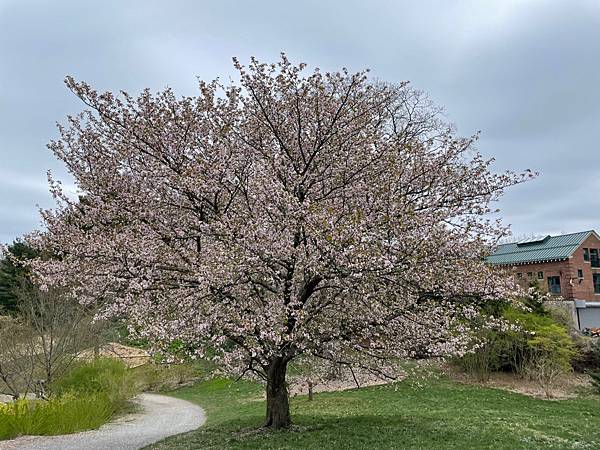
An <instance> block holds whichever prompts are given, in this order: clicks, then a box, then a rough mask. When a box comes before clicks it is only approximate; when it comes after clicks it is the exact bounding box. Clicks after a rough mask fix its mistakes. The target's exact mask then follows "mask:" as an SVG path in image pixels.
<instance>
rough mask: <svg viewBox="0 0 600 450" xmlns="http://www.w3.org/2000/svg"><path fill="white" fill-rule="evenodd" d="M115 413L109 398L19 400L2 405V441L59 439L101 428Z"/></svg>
mask: <svg viewBox="0 0 600 450" xmlns="http://www.w3.org/2000/svg"><path fill="white" fill-rule="evenodd" d="M114 413H115V407H114V404H113V403H112V402H111V401H110V399H109V397H108V395H107V394H103V393H101V394H95V395H90V396H85V397H76V396H75V395H73V394H71V393H68V394H65V395H62V396H60V397H58V396H55V397H51V398H50V399H49V400H36V401H28V400H18V401H17V402H14V403H9V404H6V405H0V439H10V438H13V437H16V436H20V435H56V434H68V433H74V432H76V431H81V430H89V429H92V428H98V427H99V426H101V425H102V424H104V423H106V422H107V421H108V420H109V419H110V418H111V417H112V415H113V414H114Z"/></svg>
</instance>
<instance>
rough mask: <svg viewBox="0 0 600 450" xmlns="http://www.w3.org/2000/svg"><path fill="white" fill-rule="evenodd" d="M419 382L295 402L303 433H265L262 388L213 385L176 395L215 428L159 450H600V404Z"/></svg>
mask: <svg viewBox="0 0 600 450" xmlns="http://www.w3.org/2000/svg"><path fill="white" fill-rule="evenodd" d="M420 384H421V386H420V387H419V386H418V385H417V384H416V383H414V382H411V381H404V382H401V383H397V384H395V385H387V386H374V387H368V388H362V389H355V390H351V391H345V392H331V393H318V394H315V398H314V400H313V401H312V402H309V401H308V399H307V398H306V397H304V396H303V397H296V398H294V399H292V401H291V408H292V414H293V420H294V423H295V427H294V430H292V431H285V432H266V431H259V430H257V426H258V425H260V423H261V420H262V418H263V414H264V400H263V398H262V388H261V387H260V386H258V385H257V384H253V383H249V382H238V383H231V382H229V381H226V380H212V381H207V382H203V383H200V384H198V385H196V386H193V387H190V388H185V389H182V390H179V391H176V392H174V393H172V395H175V396H177V397H179V398H182V399H186V400H189V401H191V402H194V403H197V404H199V405H201V406H202V407H203V408H204V409H205V410H206V413H207V416H208V421H207V424H206V425H205V426H204V427H202V428H200V429H198V430H196V431H193V432H190V433H186V434H183V435H179V436H175V437H172V438H169V439H167V440H165V441H162V442H161V443H158V444H155V445H154V446H152V447H151V448H154V449H198V448H202V449H208V448H211V449H226V448H247V449H254V448H271V449H282V448H302V449H305V448H309V449H329V448H332V449H334V448H335V449H373V448H386V449H388V448H398V449H400V448H402V449H404V448H410V449H434V448H456V449H466V448H490V449H492V448H493V449H569V448H578V449H585V448H588V449H598V448H600V401H599V400H598V399H596V398H593V397H590V398H579V399H573V400H562V401H550V400H540V399H534V398H530V397H526V396H523V395H520V394H513V393H510V392H505V391H501V390H495V389H486V388H481V387H477V386H469V385H463V384H458V383H454V382H451V381H448V380H434V379H431V380H427V381H424V382H423V381H421V382H420Z"/></svg>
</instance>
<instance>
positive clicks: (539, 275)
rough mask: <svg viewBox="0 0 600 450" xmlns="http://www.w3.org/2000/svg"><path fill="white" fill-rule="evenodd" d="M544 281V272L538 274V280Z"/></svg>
mask: <svg viewBox="0 0 600 450" xmlns="http://www.w3.org/2000/svg"><path fill="white" fill-rule="evenodd" d="M543 279H544V272H538V280H543Z"/></svg>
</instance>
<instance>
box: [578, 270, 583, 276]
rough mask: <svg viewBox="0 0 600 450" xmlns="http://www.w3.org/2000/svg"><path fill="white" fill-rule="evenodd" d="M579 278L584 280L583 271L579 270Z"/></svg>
mask: <svg viewBox="0 0 600 450" xmlns="http://www.w3.org/2000/svg"><path fill="white" fill-rule="evenodd" d="M577 278H583V270H581V269H577Z"/></svg>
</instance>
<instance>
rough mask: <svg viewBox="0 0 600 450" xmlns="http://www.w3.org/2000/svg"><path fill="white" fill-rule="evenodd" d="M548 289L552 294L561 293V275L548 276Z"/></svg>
mask: <svg viewBox="0 0 600 450" xmlns="http://www.w3.org/2000/svg"><path fill="white" fill-rule="evenodd" d="M548 291H549V292H551V293H552V294H560V277H548Z"/></svg>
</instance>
